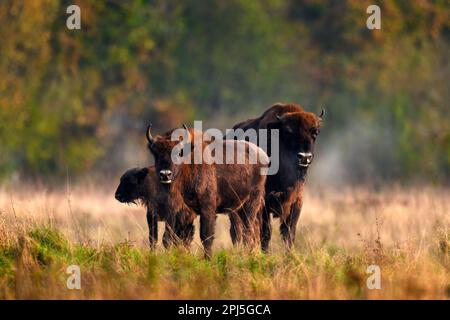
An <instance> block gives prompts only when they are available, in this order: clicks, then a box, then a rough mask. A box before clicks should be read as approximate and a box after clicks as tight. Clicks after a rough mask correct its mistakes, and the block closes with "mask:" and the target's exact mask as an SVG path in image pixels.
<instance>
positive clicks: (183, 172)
mask: <svg viewBox="0 0 450 320" xmlns="http://www.w3.org/2000/svg"><path fill="white" fill-rule="evenodd" d="M177 130H180V129H177ZM183 132H184V133H185V134H186V136H185V137H184V139H182V140H181V141H180V140H179V137H178V140H177V139H175V141H173V140H174V139H172V138H173V137H172V135H173V134H174V133H175V132H174V130H170V131H168V132H167V133H166V134H163V135H158V136H156V137H153V136H152V134H151V126H149V127H148V128H147V140H148V148H149V150H150V152H151V154H152V155H153V156H154V158H155V166H156V171H157V172H158V173H159V180H160V183H161V186H162V187H163V188H164V189H165V190H166V195H167V196H168V202H167V207H166V210H167V212H168V215H167V217H166V222H167V223H168V224H169V225H172V224H173V223H174V221H175V218H174V217H175V213H176V212H179V211H181V210H180V206H183V205H186V206H188V207H189V208H191V209H192V210H194V211H195V212H197V213H198V214H199V215H200V238H201V241H202V244H203V247H204V251H205V256H206V257H207V258H208V257H210V255H211V247H212V242H213V239H214V231H215V220H216V214H217V213H228V214H229V216H230V222H231V227H230V233H231V238H232V241H233V243H238V242H240V240H241V238H242V236H243V238H244V241H245V242H246V243H247V244H252V243H255V242H258V241H259V228H260V227H259V224H260V222H259V221H260V217H258V215H259V214H260V213H261V206H262V203H263V199H264V185H265V182H266V176H265V175H264V174H261V171H262V169H264V168H267V166H268V162H269V161H268V157H267V155H266V153H265V152H264V151H263V150H262V149H260V148H259V147H257V146H256V145H254V144H252V143H248V142H246V141H234V140H231V141H226V140H216V141H214V145H215V146H222V147H223V146H228V147H229V146H230V145H231V146H233V148H234V147H237V149H238V150H237V151H236V157H238V156H244V158H245V159H247V160H249V158H250V155H251V154H252V153H253V154H256V155H257V157H258V159H259V161H258V163H256V164H250V163H249V161H246V163H244V164H236V163H234V164H233V163H232V164H218V163H210V162H209V161H207V160H208V159H206V158H205V154H206V153H207V152H206V150H208V148H210V147H211V146H212V145H213V144H212V143H208V142H207V141H208V139H207V138H205V136H204V133H203V132H202V131H198V130H192V129H190V130H188V129H187V128H186V127H185V130H183ZM196 141H199V145H198V143H197V145H196V143H195V142H196ZM192 142H194V143H192ZM176 146H178V147H181V148H179V149H175V147H176ZM239 147H240V148H239ZM203 149H204V150H205V151H203ZM225 149H226V148H225ZM186 150H187V151H186ZM222 150H224V149H222ZM174 152H175V153H178V152H179V153H180V154H179V155H180V157H182V158H183V159H187V160H188V161H187V162H184V163H178V162H177V163H176V161H174V159H173V157H172V153H174ZM184 152H186V154H184ZM198 157H200V158H201V159H202V160H203V161H201V163H198V162H197V163H196V162H195V161H194V160H195V159H196V158H198Z"/></svg>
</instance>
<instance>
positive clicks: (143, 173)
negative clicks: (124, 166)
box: [136, 168, 148, 182]
mask: <svg viewBox="0 0 450 320" xmlns="http://www.w3.org/2000/svg"><path fill="white" fill-rule="evenodd" d="M147 175H148V168H142V169H141V170H139V171H138V172H137V174H136V177H137V179H138V181H139V182H142V181H143V180H144V179H145V177H147Z"/></svg>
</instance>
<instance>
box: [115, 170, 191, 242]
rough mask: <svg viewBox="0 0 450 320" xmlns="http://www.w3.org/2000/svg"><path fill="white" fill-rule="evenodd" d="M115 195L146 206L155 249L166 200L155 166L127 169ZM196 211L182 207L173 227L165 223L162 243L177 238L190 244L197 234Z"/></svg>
mask: <svg viewBox="0 0 450 320" xmlns="http://www.w3.org/2000/svg"><path fill="white" fill-rule="evenodd" d="M115 198H116V199H117V200H118V201H119V202H122V203H136V202H140V203H142V204H144V205H145V206H146V207H147V223H148V228H149V242H150V247H151V248H154V247H155V245H156V242H157V240H158V221H164V220H165V214H166V212H165V211H164V203H165V201H167V199H166V198H165V197H164V195H163V191H162V188H161V186H160V185H159V179H158V175H157V174H156V171H155V167H154V166H150V167H145V168H133V169H130V170H127V171H126V172H125V173H124V174H123V175H122V176H121V178H120V183H119V186H118V187H117V190H116V193H115ZM195 217H196V215H195V213H194V212H193V211H192V210H191V209H189V208H188V207H187V206H183V207H182V208H181V211H180V212H178V214H177V215H176V220H175V225H174V226H173V228H174V229H173V230H171V229H170V228H169V227H168V226H166V230H165V232H164V236H163V243H164V246H165V247H168V246H169V245H170V244H171V243H173V242H174V241H176V242H178V241H181V242H182V243H183V244H184V245H185V246H189V245H190V243H191V242H192V239H193V237H194V220H195Z"/></svg>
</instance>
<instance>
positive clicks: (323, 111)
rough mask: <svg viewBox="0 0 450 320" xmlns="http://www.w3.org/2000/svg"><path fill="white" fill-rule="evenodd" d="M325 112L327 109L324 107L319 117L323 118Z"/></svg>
mask: <svg viewBox="0 0 450 320" xmlns="http://www.w3.org/2000/svg"><path fill="white" fill-rule="evenodd" d="M324 114H325V109H322V111H321V112H320V115H319V118H320V119H323V115H324Z"/></svg>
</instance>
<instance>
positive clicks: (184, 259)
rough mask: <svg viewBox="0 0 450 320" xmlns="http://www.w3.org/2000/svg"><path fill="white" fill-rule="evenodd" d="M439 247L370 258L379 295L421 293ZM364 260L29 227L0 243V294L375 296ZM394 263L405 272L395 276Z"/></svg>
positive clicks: (441, 270) (353, 255) (444, 269)
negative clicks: (76, 277) (100, 241)
mask: <svg viewBox="0 0 450 320" xmlns="http://www.w3.org/2000/svg"><path fill="white" fill-rule="evenodd" d="M445 236H447V235H445ZM444 240H445V241H446V238H443V241H444ZM442 246H443V245H442V243H441V244H439V245H438V246H436V248H435V249H434V251H433V252H432V253H430V255H429V257H428V259H429V260H427V261H426V263H425V264H424V263H423V262H420V263H419V262H416V263H415V264H414V263H413V262H412V261H411V258H410V257H406V258H404V259H398V258H395V256H394V254H393V253H392V254H390V253H386V255H387V258H386V257H384V258H383V259H382V260H380V261H378V263H379V264H380V265H381V267H382V269H383V270H386V271H385V275H384V283H385V284H384V286H385V287H386V286H387V288H386V289H388V291H385V292H384V293H385V294H386V292H388V293H389V295H387V296H386V297H387V298H389V297H396V292H398V290H400V291H399V292H400V293H401V294H405V292H403V290H406V288H411V287H412V288H413V289H414V288H416V289H417V290H425V291H424V292H425V293H426V292H427V291H426V288H425V289H424V284H422V282H421V280H420V274H421V273H424V274H425V275H427V276H428V281H431V282H433V281H435V280H436V283H437V282H438V280H439V279H442V278H444V279H445V277H448V274H449V259H448V254H449V252H448V250H447V251H445V250H444V251H443V250H442ZM433 256H434V258H433ZM370 259H373V257H372V258H370ZM372 262H373V261H370V260H368V255H367V254H366V253H365V252H362V251H361V252H347V251H346V250H345V249H343V248H339V247H336V246H332V245H325V246H323V247H320V248H315V249H309V250H308V249H306V248H303V251H301V250H293V251H291V252H282V253H271V254H263V253H260V252H249V251H245V250H243V249H228V250H224V249H222V250H216V251H215V252H214V254H213V256H212V258H211V260H205V259H203V256H202V254H201V253H200V252H198V253H191V252H188V251H187V250H185V249H181V248H171V249H169V250H162V249H161V250H156V251H150V250H149V249H147V248H145V247H137V246H134V245H132V244H131V243H128V242H122V243H118V244H116V245H100V246H98V247H95V246H92V245H89V244H77V243H71V242H70V241H69V240H68V239H67V238H65V237H64V236H63V235H62V234H61V233H60V232H58V231H57V230H55V229H50V228H34V229H32V230H30V231H28V232H26V233H25V234H24V235H23V236H21V237H18V241H17V242H16V243H14V244H13V245H10V246H0V298H1V299H13V298H15V299H20V298H83V299H85V298H87V299H90V298H138V299H139V298H150V299H151V298H157V299H159V298H169V299H177V298H194V299H216V298H225V299H226V298H243V299H247V298H289V299H298V298H311V297H316V296H317V297H322V298H356V299H362V298H370V297H372V296H373V295H374V294H377V293H374V292H370V291H369V290H368V289H367V288H366V287H365V281H366V278H367V275H366V274H365V269H366V267H367V266H368V265H369V264H371V263H372ZM73 264H75V265H79V266H80V269H81V279H82V280H81V283H82V288H81V290H69V289H67V287H66V280H67V277H68V275H67V274H66V273H65V272H66V268H67V266H69V265H73ZM402 268H408V270H410V271H409V272H410V273H403V276H404V279H402V278H401V279H400V280H399V279H398V277H399V274H400V275H402V270H403V269H402ZM427 268H432V272H433V274H434V275H435V277H436V279H434V278H430V277H429V275H430V271H431V270H428V271H427ZM414 270H415V271H414ZM392 274H394V275H395V277H392V279H391V278H390V277H391V275H392ZM390 287H391V288H390ZM434 289H436V288H434ZM436 290H437V291H435V292H434V293H433V294H434V295H437V296H438V297H441V298H446V297H447V294H448V292H446V290H448V288H447V287H445V282H444V283H442V285H441V286H440V287H439V286H438V287H437V289H436ZM401 294H400V295H401ZM375 297H379V296H375ZM381 297H383V296H381Z"/></svg>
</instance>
